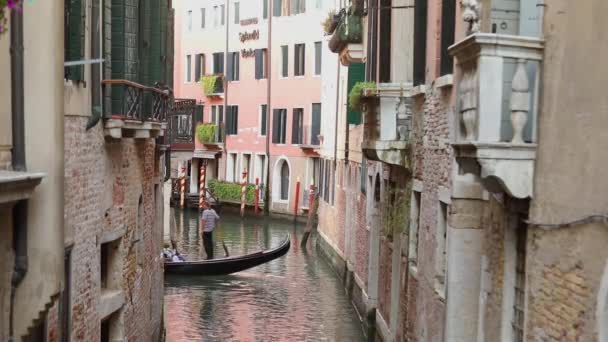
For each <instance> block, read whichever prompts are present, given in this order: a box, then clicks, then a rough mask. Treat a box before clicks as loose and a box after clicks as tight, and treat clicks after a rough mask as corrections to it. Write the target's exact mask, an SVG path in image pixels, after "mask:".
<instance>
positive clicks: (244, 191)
mask: <svg viewBox="0 0 608 342" xmlns="http://www.w3.org/2000/svg"><path fill="white" fill-rule="evenodd" d="M246 195H247V170H243V181H242V183H241V217H243V216H245V200H246Z"/></svg>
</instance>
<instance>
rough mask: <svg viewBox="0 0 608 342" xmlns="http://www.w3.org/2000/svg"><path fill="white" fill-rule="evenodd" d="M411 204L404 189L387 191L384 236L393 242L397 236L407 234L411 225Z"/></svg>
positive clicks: (383, 218) (383, 204)
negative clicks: (406, 229)
mask: <svg viewBox="0 0 608 342" xmlns="http://www.w3.org/2000/svg"><path fill="white" fill-rule="evenodd" d="M409 212H410V203H409V201H408V198H407V197H406V191H404V190H403V189H391V190H389V191H386V192H385V194H384V198H383V201H382V227H383V234H384V235H385V236H386V237H387V238H388V239H389V240H391V241H392V240H393V236H395V235H396V234H402V233H404V232H405V228H406V227H407V226H408V224H409Z"/></svg>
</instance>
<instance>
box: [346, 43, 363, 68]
mask: <svg viewBox="0 0 608 342" xmlns="http://www.w3.org/2000/svg"><path fill="white" fill-rule="evenodd" d="M364 59H365V51H364V49H363V44H352V43H351V44H347V45H346V47H344V49H342V51H340V62H341V63H342V65H344V66H349V65H350V64H351V63H361V62H363V61H364Z"/></svg>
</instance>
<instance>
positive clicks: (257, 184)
mask: <svg viewBox="0 0 608 342" xmlns="http://www.w3.org/2000/svg"><path fill="white" fill-rule="evenodd" d="M259 210H260V179H259V178H256V179H255V203H254V211H255V214H256V215H257V214H258V212H259Z"/></svg>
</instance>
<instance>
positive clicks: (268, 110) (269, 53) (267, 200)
mask: <svg viewBox="0 0 608 342" xmlns="http://www.w3.org/2000/svg"><path fill="white" fill-rule="evenodd" d="M265 1H268V47H267V48H266V87H267V88H266V96H267V98H266V180H265V183H266V184H264V197H265V199H264V215H268V214H269V213H270V127H272V126H271V122H270V121H271V120H272V109H271V108H272V107H271V106H270V102H271V99H272V97H271V89H272V88H271V87H270V85H271V78H272V73H271V72H270V65H271V64H270V59H271V56H272V48H271V46H272V17H273V8H272V1H269V0H265ZM262 167H263V166H262Z"/></svg>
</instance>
